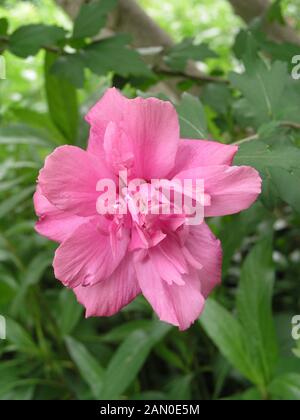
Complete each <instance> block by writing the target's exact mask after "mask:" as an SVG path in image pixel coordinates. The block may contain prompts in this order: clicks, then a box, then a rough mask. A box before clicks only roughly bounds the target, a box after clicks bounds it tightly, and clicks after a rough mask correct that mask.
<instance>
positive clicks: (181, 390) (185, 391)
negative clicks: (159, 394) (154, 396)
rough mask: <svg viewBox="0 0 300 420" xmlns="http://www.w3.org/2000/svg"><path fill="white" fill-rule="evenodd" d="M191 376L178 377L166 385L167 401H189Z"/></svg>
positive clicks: (192, 376)
mask: <svg viewBox="0 0 300 420" xmlns="http://www.w3.org/2000/svg"><path fill="white" fill-rule="evenodd" d="M193 378H194V375H193V374H188V375H185V376H179V377H178V378H176V379H174V380H173V381H172V382H171V383H170V384H169V385H168V399H170V400H176V401H179V400H180V401H184V400H191V399H192V398H191V385H192V380H193Z"/></svg>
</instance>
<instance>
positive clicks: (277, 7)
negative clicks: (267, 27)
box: [267, 0, 285, 25]
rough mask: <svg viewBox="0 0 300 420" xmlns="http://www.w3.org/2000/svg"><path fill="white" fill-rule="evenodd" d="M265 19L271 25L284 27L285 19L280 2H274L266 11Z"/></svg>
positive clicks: (280, 0) (278, 0)
mask: <svg viewBox="0 0 300 420" xmlns="http://www.w3.org/2000/svg"><path fill="white" fill-rule="evenodd" d="M267 19H268V21H269V22H271V23H273V22H278V23H279V24H280V25H285V19H284V16H283V11H282V0H274V2H273V3H272V4H271V6H270V8H269V10H268V13H267Z"/></svg>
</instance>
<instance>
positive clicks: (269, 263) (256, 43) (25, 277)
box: [0, 0, 300, 400]
mask: <svg viewBox="0 0 300 420" xmlns="http://www.w3.org/2000/svg"><path fill="white" fill-rule="evenodd" d="M24 3H25V2H20V4H19V3H18V5H17V6H16V5H15V2H10V1H7V2H6V8H5V10H4V9H2V8H0V13H1V14H0V50H1V53H2V54H4V57H5V58H6V62H7V70H8V79H7V80H0V89H1V102H0V112H1V114H0V263H1V265H0V314H3V315H5V316H6V317H7V320H8V321H7V323H8V325H7V331H8V337H7V340H5V341H0V357H1V364H0V398H1V399H104V398H107V399H114V398H120V397H121V398H131V399H141V398H146V399H151V398H157V399H158V398H161V399H191V398H194V399H199V400H202V399H224V398H226V399H297V400H299V399H300V375H299V372H300V358H299V348H300V342H297V341H294V340H292V338H291V330H292V323H291V320H292V317H293V316H294V315H295V314H297V313H298V314H299V312H300V282H299V278H300V268H299V267H300V265H299V262H300V241H299V237H300V215H299V213H300V195H299V179H300V116H299V112H298V110H299V100H300V81H299V80H298V81H297V80H293V79H292V77H291V59H292V56H293V55H295V53H296V52H297V51H298V49H299V47H297V46H294V45H292V44H284V45H283V44H275V43H274V42H272V41H270V40H269V39H267V37H266V35H265V34H264V32H263V27H262V22H255V23H254V24H251V25H250V26H249V27H248V28H243V27H242V26H241V27H240V31H239V32H238V31H236V32H237V34H236V37H235V39H234V40H233V35H234V31H233V30H232V29H235V30H237V29H238V27H237V25H240V20H239V19H238V18H236V17H235V16H233V15H232V14H230V13H231V12H230V9H229V8H228V5H227V4H226V3H225V2H222V4H221V2H219V1H218V2H212V1H211V0H210V1H209V2H203V11H204V15H205V13H206V15H207V16H211V15H212V14H213V12H212V10H213V9H214V8H216V11H217V12H216V15H215V19H214V20H213V22H214V23H215V25H216V27H213V28H212V27H211V22H205V24H204V23H203V21H202V23H201V25H202V26H201V28H200V29H203V25H204V26H205V27H206V29H208V28H210V29H211V30H215V35H214V37H215V38H216V39H215V40H214V41H212V39H211V37H209V36H207V37H204V36H201V33H200V31H199V33H198V30H199V28H198V27H197V21H196V18H195V17H193V19H192V20H190V19H189V17H190V16H191V15H193V14H195V13H194V12H196V11H197V13H198V11H199V9H198V6H197V5H196V4H195V3H196V2H194V1H192V0H189V2H188V3H186V2H182V1H172V2H164V6H163V7H167V5H168V7H169V9H171V10H172V11H173V12H172V13H171V14H170V15H169V16H170V18H169V17H168V18H167V17H166V14H164V13H163V12H162V9H163V7H162V6H161V7H162V9H158V10H159V13H160V18H159V20H160V21H161V22H162V21H164V23H163V25H164V26H165V27H167V28H168V29H170V31H171V32H174V27H175V26H176V25H175V24H176V23H177V25H179V26H180V35H182V36H181V38H182V39H177V41H178V44H176V45H175V46H174V48H172V49H170V50H168V51H164V53H163V62H164V65H165V66H167V72H163V71H160V69H157V67H155V66H153V67H151V66H150V65H148V64H145V61H144V57H142V56H141V55H140V53H139V52H138V51H136V50H135V49H133V48H131V47H130V38H129V37H128V36H127V35H126V34H122V35H120V34H119V35H112V36H110V37H109V38H106V39H100V40H99V39H98V38H97V40H95V39H94V36H95V35H96V34H97V33H98V32H99V30H100V29H101V28H103V27H104V25H105V23H106V16H107V14H108V12H109V11H110V10H111V9H112V8H113V7H115V4H116V2H115V1H113V0H111V1H109V0H105V1H100V2H99V1H95V2H92V3H88V4H86V5H84V6H83V8H82V9H81V11H80V12H79V15H78V16H77V18H76V19H75V23H74V25H72V24H71V22H70V21H69V20H68V18H66V17H65V16H64V15H62V12H61V11H60V10H59V9H58V8H57V7H56V6H54V5H53V4H52V3H51V2H50V1H48V0H47V1H46V0H45V1H43V2H42V3H43V5H42V6H40V5H39V7H38V8H36V7H35V6H34V2H32V3H29V2H26V3H27V4H24ZM159 3H160V4H162V2H159ZM208 3H209V4H208ZM143 4H144V5H146V6H148V7H149V4H150V0H147V1H146V0H145V1H143ZM220 4H221V6H220ZM225 4H226V5H225ZM153 5H154V6H155V5H156V2H154V1H153V2H152V3H151V7H153ZM187 5H190V8H188V6H187ZM279 6H280V5H279V2H276V4H275V6H274V5H273V7H272V9H271V10H270V14H269V17H270V18H271V19H273V20H274V19H275V20H277V19H279V20H280V21H281V23H283V20H284V21H285V22H286V21H287V20H288V19H290V17H291V15H292V16H294V15H293V11H292V10H291V8H289V7H287V5H286V3H285V2H283V5H282V6H283V9H279ZM15 7H16V9H15ZM295 7H296V2H295ZM219 8H220V9H219ZM37 9H38V12H37V11H36V10H37ZM15 10H18V13H17V12H15ZM182 10H184V12H185V13H182ZM201 10H202V9H201ZM220 10H223V11H224V10H226V14H225V16H226V18H224V19H221V18H220ZM282 12H284V14H283V15H282ZM286 12H287V15H285V13H286ZM224 13H225V12H224ZM25 15H26V16H27V17H28V16H29V17H31V19H24V17H25ZM47 15H48V19H47ZM17 16H18V17H17ZM20 16H22V18H20ZM182 16H183V17H182ZM283 18H284V19H283ZM168 19H171V23H170V21H168ZM25 20H26V25H23V24H22V23H23V21H25ZM228 22H229V23H228ZM168 25H170V26H171V27H170V26H168ZM174 25H175V26H174ZM228 27H230V33H231V37H230V39H228V37H227V38H224V39H223V37H222V36H221V35H220V34H222V31H226V30H227V28H228ZM231 39H232V45H231ZM203 41H205V42H203ZM206 44H208V46H207V45H206ZM32 56H34V57H32ZM213 57H214V58H213ZM190 59H194V60H197V61H201V62H202V65H203V64H205V65H206V66H204V67H205V68H206V70H207V71H208V72H209V74H207V76H209V77H208V78H206V79H205V78H204V79H197V78H193V77H189V76H186V75H185V71H186V65H187V62H188V60H190ZM24 71H27V75H28V71H29V72H30V71H31V73H30V74H31V76H32V75H33V76H34V80H31V81H30V80H28V79H27V81H26V82H24V80H22V77H21V76H20V74H21V73H22V72H24ZM32 72H33V73H32ZM173 73H175V75H176V78H177V77H178V73H179V75H181V77H180V78H179V79H180V82H179V83H178V89H179V91H181V92H182V96H181V99H180V101H178V103H176V107H177V111H178V113H179V117H180V124H181V134H182V136H184V137H187V138H189V137H190V138H197V139H201V138H203V137H208V136H211V137H213V138H215V139H218V140H219V141H221V142H223V143H237V144H239V145H240V148H239V152H238V155H237V157H236V160H235V163H236V164H239V165H252V166H254V167H256V168H257V169H258V170H259V171H260V173H261V175H262V177H263V181H264V182H263V194H262V196H261V198H260V200H259V201H258V202H257V203H256V204H255V205H254V206H253V207H252V208H251V209H249V210H248V211H246V212H244V213H242V214H237V215H234V216H229V217H225V218H222V219H212V220H210V225H211V227H212V228H213V230H214V231H215V233H216V234H217V236H218V237H220V239H221V240H222V244H223V249H224V265H223V285H222V286H221V287H219V288H218V289H217V291H216V292H215V294H214V296H213V297H211V298H210V299H209V300H208V302H207V306H206V310H205V312H204V314H203V316H202V317H201V319H200V320H199V322H196V323H195V325H194V326H193V327H192V328H191V329H190V330H189V331H187V332H185V333H180V332H178V331H177V330H176V329H175V328H173V327H170V326H167V325H165V324H162V323H159V322H158V321H157V320H156V319H155V318H154V317H153V315H152V311H151V309H150V307H149V305H148V304H147V303H146V302H145V300H144V299H142V298H138V299H137V300H136V301H135V302H133V303H131V304H130V305H129V306H128V307H127V308H125V309H124V310H123V311H122V312H121V313H120V314H118V315H116V316H114V317H112V318H109V319H85V318H84V314H83V309H82V308H81V307H80V305H79V304H78V303H77V302H76V299H75V297H74V296H73V294H72V292H70V291H69V290H65V289H63V288H62V287H61V285H60V284H58V282H57V281H56V280H55V279H54V276H53V270H52V267H51V262H52V258H53V253H54V250H55V247H56V245H55V244H53V243H51V242H50V241H48V240H45V239H43V238H41V237H39V236H38V235H37V234H36V233H35V232H34V229H33V227H34V221H35V215H34V212H33V208H32V194H33V191H34V188H35V180H36V177H37V174H38V170H39V168H40V167H41V166H42V165H43V160H44V158H45V156H46V155H47V154H48V153H50V152H51V151H52V150H53V149H54V148H55V147H56V146H58V145H61V144H66V143H68V144H75V145H78V146H83V147H84V146H85V144H86V139H87V134H88V127H87V125H86V123H85V122H84V120H83V115H84V113H85V112H86V110H87V108H88V107H89V105H90V104H92V103H94V102H95V101H96V99H98V98H99V97H100V96H101V94H102V92H103V91H104V89H105V88H106V87H107V86H109V85H110V84H111V83H113V84H114V85H115V86H117V87H119V88H120V89H123V90H124V92H125V93H127V94H128V95H129V96H135V95H136V94H140V95H150V93H151V89H152V86H153V85H154V84H156V83H157V82H158V81H166V80H167V81H169V79H172V81H174V80H177V79H175V75H174V74H173ZM25 74H26V73H25ZM33 82H34V83H33ZM195 92H196V93H195ZM16 94H18V95H19V96H17V97H16V96H15V95H16ZM16 98H17V100H16Z"/></svg>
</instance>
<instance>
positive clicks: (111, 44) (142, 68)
mask: <svg viewBox="0 0 300 420" xmlns="http://www.w3.org/2000/svg"><path fill="white" fill-rule="evenodd" d="M128 43H129V38H128V36H127V35H116V36H113V37H110V38H106V39H103V40H101V41H99V42H94V43H93V44H91V45H89V46H88V47H87V48H85V49H84V50H83V51H82V56H83V59H84V62H85V64H86V66H87V67H88V68H89V69H90V70H91V71H92V72H94V73H96V74H99V75H105V74H107V72H109V71H113V72H115V73H116V74H119V75H120V76H124V77H127V76H129V75H133V76H146V77H151V76H153V74H152V72H151V71H150V70H149V69H148V67H147V66H146V64H145V63H144V62H143V60H142V58H141V56H140V54H138V53H137V51H135V50H133V49H131V48H129V47H128ZM120 63H121V64H122V65H120Z"/></svg>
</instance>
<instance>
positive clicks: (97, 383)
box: [65, 337, 104, 399]
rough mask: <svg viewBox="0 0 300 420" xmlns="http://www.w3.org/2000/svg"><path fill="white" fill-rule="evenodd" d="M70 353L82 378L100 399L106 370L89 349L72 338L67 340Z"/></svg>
mask: <svg viewBox="0 0 300 420" xmlns="http://www.w3.org/2000/svg"><path fill="white" fill-rule="evenodd" d="M65 341H66V345H67V347H68V351H69V353H70V355H71V358H72V360H73V361H74V363H75V365H76V366H77V368H78V370H79V372H80V374H81V376H82V378H83V379H84V380H85V382H86V383H87V384H88V385H89V386H90V388H91V390H92V392H93V395H94V397H95V398H96V399H100V397H101V390H102V386H103V376H104V370H103V368H102V366H101V365H100V364H99V363H98V362H97V360H96V359H95V358H94V356H92V355H91V354H90V352H89V351H88V350H87V348H86V347H85V346H84V345H83V344H81V343H79V341H76V340H75V339H74V338H72V337H66V338H65Z"/></svg>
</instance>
